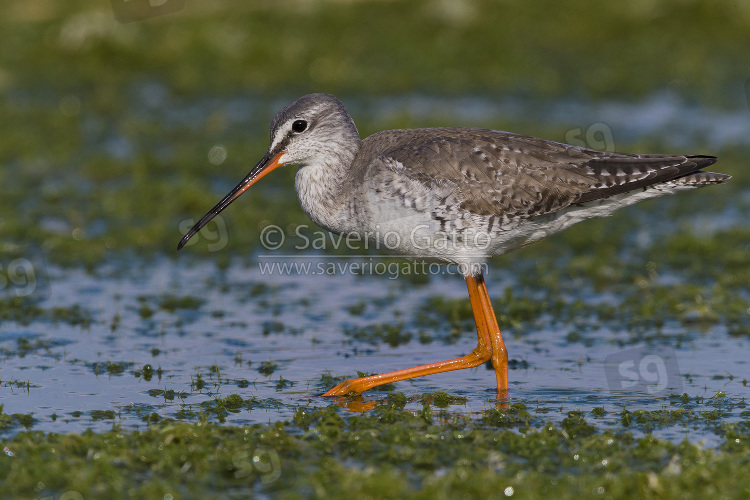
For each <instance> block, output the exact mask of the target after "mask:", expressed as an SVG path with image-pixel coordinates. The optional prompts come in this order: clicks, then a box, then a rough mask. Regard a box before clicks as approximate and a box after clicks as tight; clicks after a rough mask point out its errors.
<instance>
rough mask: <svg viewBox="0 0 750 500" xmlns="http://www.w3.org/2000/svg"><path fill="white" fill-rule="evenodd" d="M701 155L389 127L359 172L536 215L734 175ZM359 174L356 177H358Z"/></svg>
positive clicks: (486, 207)
mask: <svg viewBox="0 0 750 500" xmlns="http://www.w3.org/2000/svg"><path fill="white" fill-rule="evenodd" d="M716 161H717V159H716V158H715V157H713V156H700V155H654V154H625V153H614V152H608V151H597V150H592V149H586V148H581V147H577V146H571V145H568V144H562V143H558V142H554V141H547V140H544V139H538V138H535V137H529V136H524V135H519V134H513V133H509V132H500V131H495V130H486V129H473V128H431V129H409V130H388V131H384V132H380V133H377V134H374V135H372V136H370V137H368V138H367V139H365V140H364V142H363V145H362V148H361V149H360V152H359V154H358V155H357V158H356V159H355V162H354V165H353V169H352V174H353V175H354V176H355V177H357V178H358V179H363V178H364V177H365V175H366V173H367V172H369V173H370V174H372V173H373V172H372V170H378V169H381V170H388V171H390V173H391V174H392V175H397V176H401V177H404V178H408V179H410V180H413V181H416V182H418V183H420V184H422V185H424V186H425V187H426V188H428V189H435V190H439V191H442V192H445V191H446V188H448V192H450V193H451V198H452V199H453V202H454V203H456V204H458V205H459V208H460V209H461V210H465V211H467V212H470V213H473V214H477V215H484V216H494V217H499V218H504V219H514V218H519V217H520V218H528V217H534V216H539V215H545V214H549V213H553V212H556V211H559V210H562V209H564V208H566V207H568V206H571V205H575V204H583V203H587V202H591V201H595V200H601V199H607V198H610V197H613V196H616V195H620V194H623V193H628V192H632V191H636V190H639V189H640V190H642V189H645V188H648V187H652V186H658V185H660V184H661V185H664V186H665V187H666V186H668V185H669V186H674V187H677V186H684V187H700V186H703V185H708V184H717V183H722V182H724V181H726V180H727V179H729V176H728V175H725V174H717V173H712V172H702V171H701V169H702V168H705V167H707V166H709V165H711V164H713V163H715V162H716ZM358 179H354V181H355V182H356V181H357V180H358Z"/></svg>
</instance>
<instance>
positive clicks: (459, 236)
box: [177, 94, 730, 396]
mask: <svg viewBox="0 0 750 500" xmlns="http://www.w3.org/2000/svg"><path fill="white" fill-rule="evenodd" d="M716 160H717V159H716V157H713V156H701V155H659V154H624V153H612V152H608V151H596V150H592V149H586V148H582V147H577V146H570V145H567V144H561V143H558V142H553V141H547V140H543V139H537V138H534V137H528V136H524V135H518V134H513V133H509V132H500V131H496V130H486V129H478V128H424V129H410V130H386V131H384V132H379V133H377V134H374V135H371V136H370V137H367V138H366V139H365V140H362V139H360V136H359V132H358V131H357V127H356V126H355V125H354V121H353V120H352V118H351V117H350V116H349V113H348V112H347V111H346V108H345V107H344V105H343V104H342V103H341V101H339V100H338V99H337V98H336V97H334V96H332V95H328V94H309V95H306V96H304V97H301V98H299V99H297V100H296V101H294V102H293V103H291V104H290V105H288V106H287V107H285V108H284V109H282V110H281V111H279V112H278V114H277V115H276V116H275V117H274V119H273V122H272V123H271V146H270V147H269V148H268V151H267V152H266V154H265V155H264V156H263V158H261V160H260V161H259V162H258V164H257V165H255V167H253V168H252V170H250V173H249V174H248V175H247V176H246V177H245V178H244V179H243V180H242V182H240V183H239V184H238V185H237V186H236V187H235V188H234V189H233V190H232V191H231V192H230V193H229V194H228V195H226V196H225V197H224V199H222V200H221V201H220V202H219V203H218V204H217V205H216V206H215V207H214V208H212V209H211V211H209V212H208V213H207V214H206V215H205V216H204V217H203V218H202V219H201V220H200V221H198V223H197V224H195V226H193V228H192V229H190V231H189V232H188V233H187V234H185V236H184V238H182V241H180V243H179V246H178V247H177V248H178V250H179V249H180V248H182V247H183V246H184V245H185V243H186V242H187V241H188V240H189V239H190V238H191V237H192V236H193V235H194V234H196V233H197V232H198V231H199V230H200V229H201V228H202V227H203V226H205V225H206V224H207V223H208V222H209V221H210V220H211V219H212V218H213V217H214V216H216V215H217V214H218V213H219V212H221V211H222V210H224V209H225V208H226V207H227V206H228V205H229V204H230V203H232V202H233V201H234V200H236V199H237V198H238V197H239V196H240V195H241V194H242V193H244V192H245V191H246V190H247V189H248V188H250V186H252V185H253V184H255V183H256V182H257V181H259V180H260V179H261V178H262V177H263V176H265V175H266V174H268V173H270V172H271V171H272V170H274V169H276V168H277V167H280V166H282V165H297V166H298V167H299V170H298V171H297V175H296V179H295V185H296V189H297V195H298V196H299V200H300V203H301V205H302V209H303V210H304V211H305V213H307V215H308V216H309V217H310V219H312V220H313V221H314V222H315V223H317V224H318V225H320V226H321V227H323V228H325V229H327V230H328V231H331V232H333V233H337V234H367V236H368V237H369V238H370V239H373V238H374V239H378V238H380V237H384V236H379V235H394V234H395V235H397V236H398V239H395V238H390V241H391V246H393V243H392V242H394V241H398V244H397V245H396V248H392V249H393V250H396V251H397V252H398V254H400V255H402V256H408V257H410V258H413V259H417V260H425V261H437V262H442V263H449V264H455V265H457V266H459V268H460V269H462V270H463V272H464V274H465V278H466V285H467V287H468V289H469V300H470V301H471V306H472V310H473V312H474V321H475V322H476V327H477V339H478V343H477V347H476V349H474V350H473V351H472V352H471V353H469V354H467V355H465V356H462V357H459V358H455V359H451V360H447V361H440V362H437V363H431V364H427V365H422V366H416V367H413V368H407V369H405V370H399V371H395V372H390V373H384V374H381V375H373V376H369V377H363V378H358V379H351V380H347V381H345V382H342V383H341V384H339V385H337V386H336V387H334V388H333V389H331V390H330V391H328V392H326V393H325V394H324V396H338V395H344V394H349V393H355V394H358V393H361V392H363V391H366V390H368V389H371V388H373V387H376V386H378V385H382V384H387V383H390V382H396V381H399V380H405V379H409V378H414V377H421V376H423V375H430V374H434V373H441V372H446V371H451V370H459V369H462V368H471V367H475V366H479V365H481V364H482V363H485V362H487V361H489V360H492V365H493V367H494V369H495V376H496V379H497V390H498V395H502V394H503V393H504V392H505V391H507V389H508V353H507V351H506V349H505V344H504V342H503V338H502V335H501V334H500V329H499V327H498V324H497V319H495V313H494V311H493V310H492V304H491V302H490V297H489V295H488V293H487V287H486V285H485V282H484V277H483V274H482V269H483V266H484V264H485V262H486V261H487V259H488V258H490V257H492V256H494V255H501V254H504V253H506V252H509V251H511V250H514V249H517V248H520V247H522V246H525V245H528V244H529V243H533V242H535V241H538V240H540V239H542V238H544V237H546V236H549V235H551V234H554V233H557V232H559V231H562V230H563V229H567V228H568V227H570V226H572V225H573V224H576V223H578V222H581V221H584V220H586V219H591V218H594V217H606V216H608V215H611V214H612V213H613V212H615V211H616V210H619V209H621V208H623V207H626V206H628V205H632V204H633V203H637V202H639V201H643V200H648V199H650V198H655V197H657V196H662V195H666V194H671V193H676V192H678V191H683V190H688V189H694V188H699V187H702V186H707V185H710V184H721V183H723V182H725V181H726V180H728V179H729V178H730V176H728V175H725V174H719V173H713V172H706V171H703V170H701V169H703V168H705V167H708V166H709V165H711V164H713V163H715V162H716ZM446 243H449V244H446Z"/></svg>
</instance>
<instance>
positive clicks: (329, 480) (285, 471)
mask: <svg viewBox="0 0 750 500" xmlns="http://www.w3.org/2000/svg"><path fill="white" fill-rule="evenodd" d="M217 401H218V400H217ZM240 402H241V398H239V397H234V396H229V397H227V398H225V399H224V400H222V401H221V403H219V404H220V405H221V406H222V408H224V409H225V410H226V411H229V410H233V409H237V408H239V405H240ZM518 410H520V408H519V409H518ZM572 413H573V414H572V415H570V416H569V417H568V418H569V419H571V421H570V422H568V423H565V424H561V425H559V426H557V425H553V424H545V425H543V426H542V427H540V428H538V429H528V430H526V431H525V432H523V433H519V432H516V431H514V430H509V429H496V428H493V427H491V426H490V427H486V426H483V425H480V424H477V423H475V422H472V421H466V420H461V419H458V420H456V419H451V420H450V421H447V422H446V421H441V423H434V422H427V421H425V419H424V418H423V416H422V415H415V414H413V413H412V412H410V411H405V410H401V409H398V408H397V407H396V406H393V405H385V406H383V407H379V408H378V409H377V410H376V411H374V412H372V413H370V414H366V415H362V416H354V417H348V418H342V417H340V416H339V412H338V410H337V407H336V406H335V405H332V406H329V407H323V408H319V409H314V410H310V409H300V410H298V412H297V413H296V414H295V417H294V419H293V420H292V421H289V422H283V423H281V422H280V423H275V424H266V425H261V424H255V425H251V426H231V425H221V426H220V425H216V424H212V423H210V422H208V421H205V420H200V421H198V422H195V423H179V422H173V421H163V420H161V419H159V418H155V417H154V418H151V419H149V420H148V422H149V423H148V427H147V428H145V429H143V430H141V431H120V430H113V431H110V432H101V433H92V432H85V433H83V434H55V433H49V434H43V433H39V432H34V431H30V432H29V431H24V432H20V433H18V434H16V435H15V436H14V437H12V438H10V439H8V440H6V441H5V443H4V446H5V450H6V457H4V460H3V461H2V462H0V477H3V478H4V482H3V489H4V492H5V494H7V495H12V496H14V497H22V496H23V497H27V496H32V495H60V494H62V493H64V492H66V491H74V492H78V493H80V494H81V495H83V496H84V497H86V496H91V495H96V496H117V495H119V494H120V492H122V491H123V489H125V490H127V491H132V492H133V493H134V494H138V495H148V496H154V495H158V496H160V497H162V496H164V495H172V496H173V498H198V497H204V498H213V497H226V496H230V497H239V496H245V495H250V494H252V492H255V493H257V492H264V493H265V494H269V495H273V496H274V497H280V498H344V497H348V498H351V496H352V495H357V496H361V495H369V496H371V497H373V498H394V497H399V498H406V497H408V498H435V495H438V496H439V495H442V494H445V495H447V496H448V497H452V496H454V495H455V494H458V493H459V492H460V494H461V495H463V496H464V497H466V498H490V497H492V496H493V495H497V494H498V493H499V492H500V493H502V492H505V496H510V493H511V490H510V489H512V495H513V496H514V497H516V496H518V497H519V498H539V497H541V496H544V497H551V496H554V497H555V498H580V496H582V495H583V496H587V495H591V494H592V492H593V494H594V495H602V496H605V497H606V496H611V497H613V498H625V497H631V498H632V497H637V498H664V497H672V496H674V495H679V496H682V497H685V498H700V497H705V496H706V495H710V494H711V492H714V491H717V490H720V491H722V494H724V495H726V496H727V497H735V498H737V497H741V496H743V495H744V494H745V493H747V491H748V488H750V483H748V478H747V475H746V474H743V473H742V471H743V468H744V467H746V466H747V464H748V461H749V460H750V454H749V453H750V444H749V443H750V427H748V426H747V425H744V424H737V425H732V426H727V428H726V434H725V438H724V439H723V441H722V444H721V446H720V450H718V451H713V450H704V449H701V448H700V447H699V446H697V445H694V444H691V443H689V442H682V443H679V444H673V443H670V442H668V441H663V440H659V439H655V438H653V437H651V436H645V437H642V438H636V437H634V436H633V435H632V434H631V433H629V432H623V433H617V434H614V433H611V432H604V433H600V432H594V433H591V432H588V430H587V429H588V428H587V427H585V424H584V421H583V417H582V416H581V415H577V414H575V412H572ZM103 416H104V417H105V418H114V415H110V414H106V415H103ZM23 464H34V467H24V466H23ZM633 464H637V467H633Z"/></svg>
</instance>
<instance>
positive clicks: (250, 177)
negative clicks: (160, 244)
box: [177, 151, 284, 250]
mask: <svg viewBox="0 0 750 500" xmlns="http://www.w3.org/2000/svg"><path fill="white" fill-rule="evenodd" d="M283 154H284V153H283V152H282V153H277V154H275V155H274V154H271V152H270V151H269V152H268V153H266V154H265V156H263V158H261V159H260V161H259V162H258V163H257V164H256V165H255V166H254V167H253V168H252V170H250V173H249V174H247V176H246V177H245V178H244V179H242V182H240V183H239V184H237V185H236V186H235V187H234V189H232V190H231V191H230V192H229V194H228V195H226V196H225V197H224V198H223V199H222V200H221V201H220V202H219V203H217V204H216V206H215V207H214V208H212V209H211V210H209V212H208V213H207V214H206V215H204V216H203V218H202V219H201V220H199V221H198V222H197V223H196V224H195V225H194V226H193V227H192V228H191V229H190V231H188V232H187V234H186V235H185V236H183V237H182V239H181V240H180V243H179V244H178V245H177V250H180V249H181V248H182V247H184V246H185V244H186V243H187V242H188V240H189V239H190V238H192V237H193V236H194V235H195V234H196V233H197V232H198V231H200V230H201V228H203V226H205V225H206V224H208V223H209V222H210V221H211V219H213V218H214V217H216V216H217V215H218V214H219V212H221V211H222V210H224V209H225V208H227V207H228V206H229V204H230V203H232V202H233V201H234V200H236V199H237V198H239V197H240V195H241V194H242V193H244V192H245V191H247V190H248V189H249V188H250V186H252V185H253V184H255V183H256V182H258V181H259V180H260V179H261V178H263V176H264V175H266V174H268V173H269V172H271V171H272V170H274V169H275V168H276V167H280V166H281V165H283V163H280V160H281V157H282V156H283Z"/></svg>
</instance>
